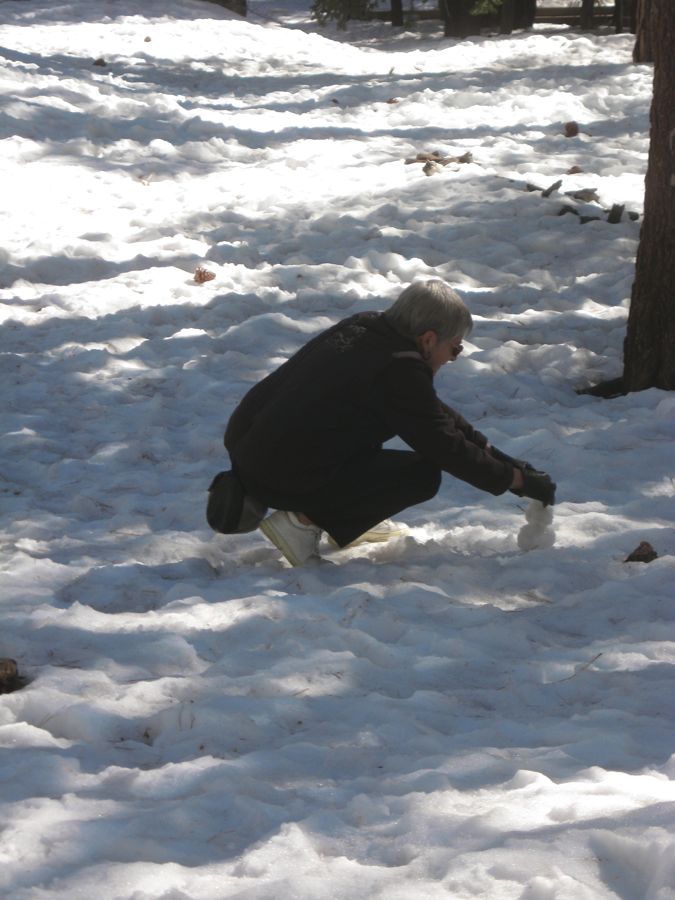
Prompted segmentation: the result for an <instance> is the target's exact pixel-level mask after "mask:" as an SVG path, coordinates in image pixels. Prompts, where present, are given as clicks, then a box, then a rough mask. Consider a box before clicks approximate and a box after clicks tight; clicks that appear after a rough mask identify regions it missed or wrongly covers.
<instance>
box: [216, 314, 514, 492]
mask: <svg viewBox="0 0 675 900" xmlns="http://www.w3.org/2000/svg"><path fill="white" fill-rule="evenodd" d="M395 435H398V436H400V437H401V438H402V439H403V440H404V441H405V442H406V443H407V444H408V445H409V446H410V447H411V448H412V449H413V450H416V451H417V452H418V453H420V454H421V455H422V456H423V457H425V458H426V459H428V460H430V461H431V462H433V463H435V464H436V465H437V466H438V467H439V468H440V469H443V470H444V471H446V472H449V473H450V474H451V475H454V476H455V477H456V478H461V479H462V480H463V481H467V482H468V483H469V484H472V485H474V486H475V487H477V488H480V489H481V490H484V491H489V492H490V493H492V494H502V493H503V492H504V491H506V490H507V488H508V487H509V486H510V485H511V480H512V478H513V469H512V467H511V466H510V465H509V464H508V463H504V462H500V461H499V460H496V459H494V458H493V457H492V456H491V455H490V454H489V453H488V452H487V451H486V450H485V449H484V448H485V445H486V443H487V439H486V437H485V436H484V435H482V434H481V433H480V432H479V431H476V430H475V429H474V428H473V427H472V426H471V425H470V424H469V423H468V422H467V421H466V420H465V419H463V418H462V416H460V415H459V413H457V412H455V411H454V410H452V409H450V408H449V407H448V406H446V405H445V404H443V403H442V402H441V401H440V400H439V398H438V397H437V395H436V392H435V390H434V386H433V373H432V371H431V369H430V368H429V366H428V365H427V364H426V363H425V362H424V360H423V359H422V357H421V356H420V354H419V352H418V351H417V348H416V346H415V343H414V342H413V341H411V340H409V339H407V338H404V337H401V335H399V334H398V333H397V332H396V331H395V330H394V329H393V328H392V327H391V326H390V325H389V324H388V322H387V320H386V316H385V314H382V313H360V314H357V315H355V316H351V317H350V318H348V319H344V320H343V321H342V322H339V323H338V324H337V325H334V326H333V327H332V328H329V329H328V330H327V331H325V332H323V333H322V334H320V335H318V336H317V337H315V338H314V339H313V340H311V341H310V342H309V343H308V344H306V345H305V346H304V347H303V348H302V349H301V350H299V351H298V352H297V353H296V354H295V355H294V356H293V357H291V359H289V360H288V361H287V362H286V363H284V364H283V365H282V366H281V367H280V368H278V369H277V370H276V371H275V372H272V374H271V375H268V376H267V378H265V379H263V381H261V382H260V383H259V384H257V385H256V386H255V387H253V388H252V389H251V390H250V391H249V392H248V393H247V394H246V395H245V397H244V398H243V400H242V401H241V403H240V404H239V406H238V407H237V408H236V409H235V411H234V413H233V414H232V417H231V418H230V421H229V423H228V426H227V430H226V432H225V446H226V447H227V450H228V452H229V454H230V457H231V459H232V461H233V463H234V465H235V466H236V467H237V468H238V469H240V470H241V472H242V474H243V475H244V476H245V475H248V476H250V478H251V479H253V480H254V481H255V482H257V483H259V484H262V485H266V486H268V487H269V488H271V489H273V490H277V491H283V492H287V493H291V494H296V493H297V494H303V493H307V492H310V491H312V490H313V489H315V488H317V487H319V486H322V485H324V484H326V483H327V482H329V481H330V479H331V478H332V477H333V476H334V475H335V473H336V472H337V471H338V470H339V469H340V467H341V466H342V465H344V464H345V463H346V462H348V461H351V460H354V459H355V458H358V457H359V456H360V455H363V454H366V453H368V452H369V451H372V450H374V449H376V448H379V447H380V446H381V445H382V444H383V443H384V442H385V441H388V440H389V439H390V438H392V437H394V436H395Z"/></svg>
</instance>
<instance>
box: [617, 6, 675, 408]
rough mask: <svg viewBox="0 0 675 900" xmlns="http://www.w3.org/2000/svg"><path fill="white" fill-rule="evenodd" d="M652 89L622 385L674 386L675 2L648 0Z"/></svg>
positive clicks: (628, 387)
mask: <svg viewBox="0 0 675 900" xmlns="http://www.w3.org/2000/svg"><path fill="white" fill-rule="evenodd" d="M651 10H652V22H651V26H652V28H651V33H652V38H653V44H654V57H655V67H654V94H653V97H652V106H651V113H650V135H649V138H650V140H649V158H648V162H647V176H646V178H645V210H644V219H643V223H642V229H641V233H640V244H639V246H638V252H637V260H636V263H635V281H634V282H633V290H632V295H631V305H630V312H629V316H628V327H627V330H626V338H625V341H624V370H623V381H624V387H625V388H626V390H628V391H639V390H643V389H644V388H649V387H658V388H663V389H664V390H675V52H673V48H674V47H675V3H674V2H673V0H651Z"/></svg>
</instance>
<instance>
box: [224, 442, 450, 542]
mask: <svg viewBox="0 0 675 900" xmlns="http://www.w3.org/2000/svg"><path fill="white" fill-rule="evenodd" d="M239 475H240V478H241V480H242V482H243V484H244V487H245V489H246V491H247V492H248V493H250V494H251V496H253V497H255V498H256V500H259V501H261V502H262V503H264V504H265V505H266V506H270V507H272V508H273V509H286V510H291V511H292V512H296V513H304V514H305V515H306V516H308V517H309V518H310V519H311V520H312V522H314V523H315V524H316V525H318V526H319V527H321V528H323V529H324V531H327V532H328V534H329V535H330V536H331V537H332V538H333V540H334V541H335V542H336V543H337V544H338V545H339V546H340V547H345V546H346V545H347V544H349V543H351V542H352V541H353V540H354V539H355V538H357V537H358V536H359V535H361V534H363V533H364V532H366V531H368V529H369V528H372V527H373V526H374V525H377V524H378V522H382V521H383V520H384V519H388V518H389V517H390V516H394V515H396V513H399V512H401V510H402V509H406V508H407V507H409V506H415V505H416V504H418V503H422V502H424V501H425V500H430V499H431V498H432V497H433V496H434V495H435V494H436V493H437V492H438V488H439V487H440V484H441V471H440V469H438V468H437V467H436V466H435V465H434V464H433V463H430V462H428V461H427V460H425V459H423V458H422V457H421V456H420V455H419V454H418V453H413V452H412V451H410V450H376V451H374V452H373V453H372V454H370V455H368V456H364V457H360V458H359V459H357V460H354V461H353V462H351V463H349V464H347V465H346V466H344V467H343V468H342V469H341V470H340V472H339V473H338V474H337V475H336V476H335V478H333V479H332V480H331V481H329V482H328V483H327V484H325V485H322V486H321V487H319V488H316V489H315V490H313V491H311V492H309V493H306V494H287V493H283V492H277V491H274V490H270V489H269V488H267V487H263V486H262V485H259V484H256V483H255V482H253V481H251V480H250V479H249V478H248V477H247V476H243V475H242V473H241V472H240V473H239Z"/></svg>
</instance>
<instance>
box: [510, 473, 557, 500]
mask: <svg viewBox="0 0 675 900" xmlns="http://www.w3.org/2000/svg"><path fill="white" fill-rule="evenodd" d="M521 471H522V473H523V487H522V490H519V491H514V490H513V489H512V490H511V493H513V494H516V495H517V496H518V497H530V498H531V499H532V500H540V501H541V502H542V503H543V504H544V506H553V504H554V503H555V489H556V484H555V482H554V481H551V478H550V476H549V475H547V474H546V472H538V471H537V470H536V469H533V468H532V466H530V465H528V466H527V468H525V469H521Z"/></svg>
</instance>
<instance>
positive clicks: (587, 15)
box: [581, 0, 594, 28]
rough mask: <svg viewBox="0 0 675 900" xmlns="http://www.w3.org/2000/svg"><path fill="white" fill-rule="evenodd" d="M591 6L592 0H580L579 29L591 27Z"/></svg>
mask: <svg viewBox="0 0 675 900" xmlns="http://www.w3.org/2000/svg"><path fill="white" fill-rule="evenodd" d="M593 4H594V0H581V27H582V28H592V27H593Z"/></svg>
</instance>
